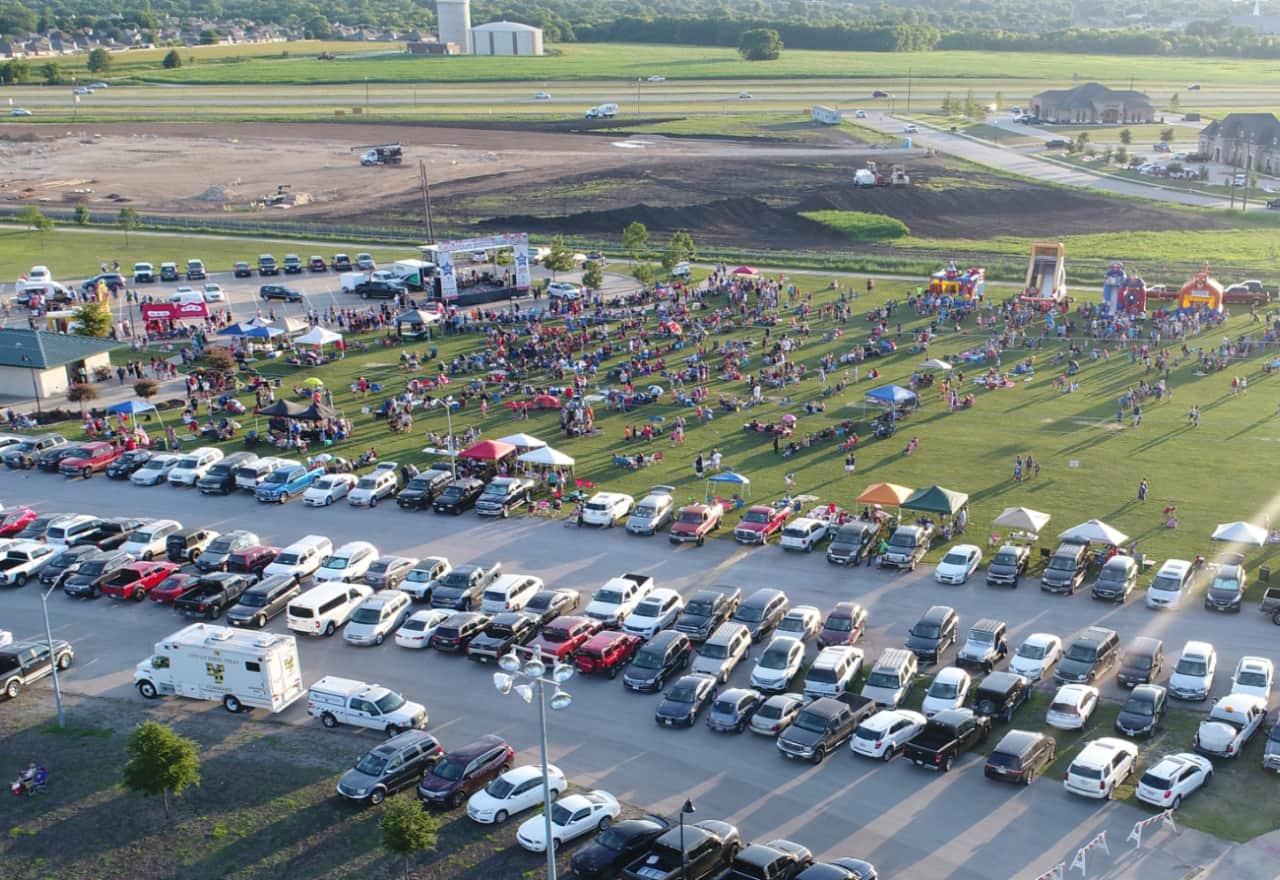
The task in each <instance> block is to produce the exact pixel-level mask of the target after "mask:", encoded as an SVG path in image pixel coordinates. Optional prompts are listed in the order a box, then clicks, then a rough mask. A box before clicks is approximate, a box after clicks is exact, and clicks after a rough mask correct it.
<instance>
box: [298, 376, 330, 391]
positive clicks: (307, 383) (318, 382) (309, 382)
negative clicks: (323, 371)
mask: <svg viewBox="0 0 1280 880" xmlns="http://www.w3.org/2000/svg"><path fill="white" fill-rule="evenodd" d="M300 384H301V385H302V386H303V387H304V388H323V387H324V380H323V379H317V378H316V377H315V376H311V377H310V378H307V379H303V380H302V382H301V383H300Z"/></svg>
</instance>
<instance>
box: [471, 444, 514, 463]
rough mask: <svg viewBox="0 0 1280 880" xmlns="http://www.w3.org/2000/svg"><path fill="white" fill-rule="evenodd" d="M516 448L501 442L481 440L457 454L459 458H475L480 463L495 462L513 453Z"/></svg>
mask: <svg viewBox="0 0 1280 880" xmlns="http://www.w3.org/2000/svg"><path fill="white" fill-rule="evenodd" d="M515 451H516V448H515V447H514V446H512V445H511V444H510V443H503V442H502V441H501V440H481V441H480V442H479V443H477V444H476V445H475V446H469V447H467V448H466V449H464V450H462V452H460V453H459V454H458V457H459V458H475V459H478V460H480V461H497V460H498V459H500V458H506V457H507V456H508V455H510V454H511V453H513V452H515Z"/></svg>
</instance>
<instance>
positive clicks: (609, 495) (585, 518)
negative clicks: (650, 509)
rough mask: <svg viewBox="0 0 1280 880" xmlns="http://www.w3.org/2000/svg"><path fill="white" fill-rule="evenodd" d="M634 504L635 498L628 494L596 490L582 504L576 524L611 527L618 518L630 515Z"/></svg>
mask: <svg viewBox="0 0 1280 880" xmlns="http://www.w3.org/2000/svg"><path fill="white" fill-rule="evenodd" d="M635 506H636V502H635V499H634V498H632V497H631V496H630V495H624V494H622V493H620V492H597V493H596V494H595V495H592V496H591V497H590V498H589V499H587V502H586V504H584V505H583V506H582V511H581V514H580V516H579V518H578V524H579V525H589V526H606V527H608V528H613V526H614V524H615V523H616V522H617V521H618V520H620V519H623V518H625V517H627V516H628V515H630V513H631V511H632V510H634V509H635Z"/></svg>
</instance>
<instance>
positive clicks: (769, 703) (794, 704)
mask: <svg viewBox="0 0 1280 880" xmlns="http://www.w3.org/2000/svg"><path fill="white" fill-rule="evenodd" d="M807 702H808V701H807V700H805V699H804V697H802V696H800V695H799V694H797V693H782V694H774V695H773V696H772V697H769V698H768V699H766V700H765V701H764V702H763V703H761V704H760V708H758V709H756V711H755V714H754V715H752V716H751V722H750V723H749V724H748V725H747V726H748V729H749V730H750V731H751V732H752V733H760V734H763V735H765V736H777V735H778V734H780V733H782V731H784V730H786V729H787V727H788V726H789V725H790V724H791V722H792V721H795V719H796V716H797V715H799V714H800V710H801V709H803V708H804V706H805V704H806V703H807Z"/></svg>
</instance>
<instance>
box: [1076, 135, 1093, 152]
mask: <svg viewBox="0 0 1280 880" xmlns="http://www.w3.org/2000/svg"><path fill="white" fill-rule="evenodd" d="M1088 144H1089V132H1087V131H1082V132H1080V133H1079V134H1078V135H1076V140H1075V143H1074V144H1073V146H1074V147H1075V148H1076V151H1077V152H1080V151H1083V150H1084V148H1085V147H1086V146H1088Z"/></svg>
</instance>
